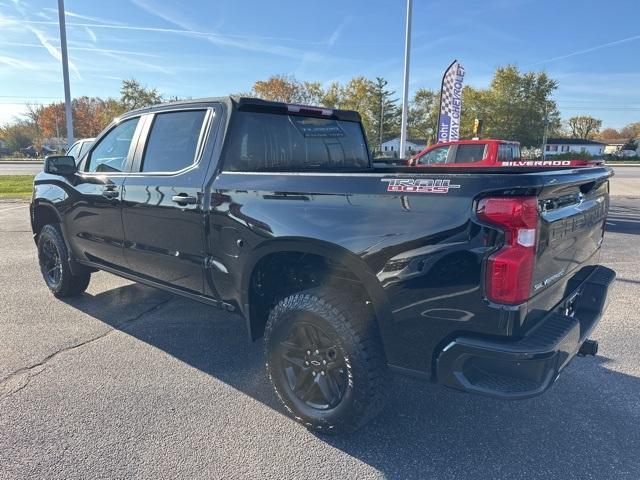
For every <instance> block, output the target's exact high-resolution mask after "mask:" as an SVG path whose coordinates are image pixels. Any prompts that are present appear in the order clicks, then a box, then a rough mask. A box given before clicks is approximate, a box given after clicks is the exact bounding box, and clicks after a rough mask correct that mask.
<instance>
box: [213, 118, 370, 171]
mask: <svg viewBox="0 0 640 480" xmlns="http://www.w3.org/2000/svg"><path fill="white" fill-rule="evenodd" d="M223 162H224V163H223V165H224V168H225V170H228V171H264V170H266V171H268V170H288V169H292V170H322V169H331V170H341V169H359V168H367V167H369V165H370V163H369V152H368V150H367V143H366V140H365V137H364V133H363V130H362V127H361V125H360V123H359V122H352V121H346V120H339V119H336V118H323V117H321V116H311V115H303V114H284V113H267V112H256V111H243V110H238V111H236V112H235V114H234V118H233V119H232V123H231V127H230V129H229V136H228V138H227V141H226V145H225V149H224V153H223Z"/></svg>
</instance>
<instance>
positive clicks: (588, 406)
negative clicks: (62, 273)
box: [68, 284, 640, 479]
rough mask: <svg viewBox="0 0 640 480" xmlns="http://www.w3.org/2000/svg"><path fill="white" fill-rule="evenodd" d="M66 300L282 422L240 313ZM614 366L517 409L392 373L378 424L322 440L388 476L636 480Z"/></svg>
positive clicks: (122, 297) (602, 366) (166, 301)
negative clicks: (267, 408)
mask: <svg viewBox="0 0 640 480" xmlns="http://www.w3.org/2000/svg"><path fill="white" fill-rule="evenodd" d="M68 303H69V304H70V305H71V306H73V307H75V308H78V309H80V310H82V311H83V312H85V313H86V314H88V315H90V316H92V317H94V318H96V319H98V320H100V321H102V322H104V323H106V324H109V325H111V326H112V327H114V328H115V329H117V330H120V331H122V332H125V333H126V334H128V335H131V336H133V337H135V338H137V339H138V340H140V341H142V342H145V343H147V344H149V345H152V346H154V347H155V348H158V349H160V350H162V351H164V352H166V353H167V354H169V355H171V356H173V357H174V358H176V359H178V360H180V361H182V362H185V363H186V364H188V365H190V366H192V367H194V368H197V369H199V370H201V371H202V372H205V373H207V374H209V375H211V376H212V377H214V378H216V379H218V380H221V381H223V382H225V383H227V384H229V385H230V386H232V387H234V388H235V389H237V390H238V391H239V392H242V393H243V394H246V395H249V396H251V397H252V398H254V399H256V400H258V401H260V402H262V403H264V404H266V405H268V406H270V407H271V408H273V409H274V410H276V411H278V412H280V413H282V414H283V415H284V409H283V408H282V407H281V406H280V405H279V403H278V401H277V399H276V397H275V394H274V393H273V391H272V389H271V386H270V384H269V383H268V380H267V378H266V374H265V372H264V366H263V365H264V361H263V353H262V344H261V342H257V343H254V344H252V343H250V342H249V341H248V340H247V336H246V331H245V327H244V323H243V321H242V320H241V319H240V317H238V316H236V315H231V314H226V313H222V312H219V311H217V310H215V309H213V308H211V307H208V306H205V305H201V304H198V303H195V302H192V301H190V300H186V299H182V298H178V297H173V296H171V295H169V294H166V293H164V292H160V291H157V290H153V289H151V288H148V287H145V286H142V285H139V284H131V285H126V286H123V287H120V288H116V289H113V290H108V291H104V292H101V293H98V294H96V295H90V294H85V295H84V296H82V297H79V298H76V299H71V300H68ZM605 353H606V352H605ZM610 363H611V364H612V365H611V366H609V364H610ZM615 368H616V365H615V364H614V363H613V362H612V361H610V360H609V359H607V358H606V357H602V356H598V357H595V358H586V359H576V360H575V362H574V363H573V364H572V365H570V366H569V367H568V368H567V369H566V370H565V371H564V373H563V375H562V377H561V378H560V380H559V381H558V383H557V384H556V385H554V386H553V387H552V388H551V389H550V391H548V392H547V393H546V394H544V395H543V396H541V397H538V398H534V399H530V400H523V401H516V402H508V401H499V400H493V399H490V398H484V397H480V396H472V395H467V394H462V393H457V392H454V391H450V390H447V389H445V388H442V387H439V386H435V385H432V384H429V383H424V382H421V381H418V380H413V379H410V378H405V377H394V378H393V380H392V385H390V386H389V388H390V391H391V392H392V396H391V399H390V401H389V404H388V406H387V408H386V409H385V411H384V412H383V414H382V415H381V416H380V417H378V418H377V419H376V420H374V421H373V422H371V423H370V424H369V425H367V426H366V427H365V428H363V429H362V430H360V431H358V432H356V433H354V434H352V435H349V436H344V437H326V436H322V437H317V440H314V441H323V442H327V443H328V444H330V445H332V446H334V447H335V448H338V449H340V450H342V451H344V452H346V453H348V454H349V455H351V456H353V457H355V458H358V459H359V460H361V461H363V462H366V463H367V464H369V465H371V466H372V467H374V468H376V469H378V470H379V471H380V472H382V473H384V474H385V475H386V476H387V477H390V478H429V477H433V478H474V479H477V478H503V477H505V478H506V477H513V478H534V477H535V478H538V477H545V478H635V479H637V478H638V477H640V456H639V455H638V452H640V428H639V425H640V404H639V403H638V399H639V398H640V379H638V378H636V377H633V376H629V375H625V374H623V373H619V372H616V371H615ZM282 421H283V422H287V421H289V422H293V420H289V419H285V418H284V417H283V418H282ZM296 428H302V427H296ZM312 443H313V442H311V443H310V445H312Z"/></svg>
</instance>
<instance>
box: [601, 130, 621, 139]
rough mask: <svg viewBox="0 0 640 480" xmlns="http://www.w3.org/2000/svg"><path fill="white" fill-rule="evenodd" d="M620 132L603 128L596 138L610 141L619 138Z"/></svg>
mask: <svg viewBox="0 0 640 480" xmlns="http://www.w3.org/2000/svg"><path fill="white" fill-rule="evenodd" d="M620 137H621V135H620V132H619V131H618V130H616V129H615V128H605V129H604V130H602V131H601V132H600V134H599V135H598V138H600V139H602V140H607V139H612V138H620Z"/></svg>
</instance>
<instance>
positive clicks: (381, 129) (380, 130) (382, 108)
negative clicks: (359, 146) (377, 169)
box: [378, 94, 384, 150]
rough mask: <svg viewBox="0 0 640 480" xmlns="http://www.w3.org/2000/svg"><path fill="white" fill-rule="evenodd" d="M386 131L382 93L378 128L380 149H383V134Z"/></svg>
mask: <svg viewBox="0 0 640 480" xmlns="http://www.w3.org/2000/svg"><path fill="white" fill-rule="evenodd" d="M383 131H384V97H383V96H382V94H380V127H379V128H378V137H379V138H378V149H379V150H382V135H383Z"/></svg>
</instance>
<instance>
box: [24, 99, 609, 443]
mask: <svg viewBox="0 0 640 480" xmlns="http://www.w3.org/2000/svg"><path fill="white" fill-rule="evenodd" d="M79 160H80V161H79V164H78V165H77V166H76V163H75V162H74V160H73V158H72V157H65V156H59V157H49V158H48V159H47V161H46V162H45V168H44V172H43V173H40V174H39V175H38V176H37V177H36V179H35V188H34V194H33V200H32V203H31V221H32V227H33V233H34V238H35V241H36V243H37V246H38V254H39V261H40V266H41V269H42V274H43V276H44V279H45V281H46V284H47V286H48V287H49V289H51V291H52V292H53V294H54V295H56V296H58V297H63V296H67V295H73V294H80V293H81V292H83V291H84V290H85V288H86V287H87V284H88V283H89V279H90V275H91V273H92V272H94V271H96V270H98V269H99V270H105V271H107V272H111V273H114V274H116V275H120V276H122V277H126V278H129V279H132V280H135V281H138V282H141V283H144V284H147V285H151V286H154V287H157V288H161V289H164V290H167V291H170V292H173V293H176V294H179V295H183V296H185V297H188V298H191V299H194V300H198V301H201V302H205V303H207V304H210V305H212V306H214V307H218V308H220V309H223V310H225V311H228V312H238V313H239V314H240V315H241V317H242V318H244V319H245V321H246V326H247V330H248V334H249V336H250V338H251V339H253V340H255V339H258V338H261V337H264V346H265V354H266V367H267V373H268V375H269V377H270V379H271V381H272V383H273V386H274V388H275V390H276V392H277V394H278V397H279V398H280V399H281V400H282V402H283V404H284V405H285V407H286V408H287V410H288V411H289V412H290V413H291V415H292V416H293V417H294V418H295V419H296V420H298V421H299V422H300V423H302V424H303V425H305V426H306V427H308V428H311V429H314V430H319V431H324V432H340V431H350V430H354V429H355V428H358V427H359V426H361V425H362V424H364V423H365V422H366V421H367V420H369V419H370V418H372V417H373V416H374V415H375V414H376V413H377V412H379V411H380V409H381V408H382V405H383V404H384V398H385V395H386V394H387V393H388V390H389V387H388V385H387V383H386V381H387V380H388V376H389V372H390V371H397V372H402V373H406V374H411V375H415V376H419V377H423V378H425V379H429V380H431V381H434V382H438V383H440V384H443V385H446V386H448V387H452V388H455V389H459V390H464V391H467V392H476V393H481V394H486V395H491V396H494V397H498V398H506V399H518V398H526V397H531V396H534V395H537V394H540V393H542V392H543V391H544V390H546V389H547V388H548V387H549V386H550V385H551V384H552V383H553V382H554V381H555V380H556V378H557V377H558V375H559V373H560V371H561V370H562V369H563V368H564V367H565V366H566V365H567V364H568V363H569V362H570V361H571V360H572V359H573V358H574V357H575V356H576V355H577V354H580V355H585V354H595V351H596V349H597V343H596V342H594V341H592V340H589V339H588V336H589V334H590V332H591V331H592V330H593V328H594V327H595V326H596V324H597V323H598V320H599V319H600V317H601V316H602V314H603V311H604V309H605V307H606V298H607V291H608V288H609V286H610V285H611V283H612V281H613V279H614V277H615V273H614V272H613V271H612V270H610V269H608V268H605V267H602V266H599V265H598V259H599V251H600V246H601V244H602V239H603V234H604V228H605V220H606V215H607V211H608V204H609V195H608V189H609V183H608V180H609V178H610V177H611V175H612V172H611V170H610V169H608V168H604V167H597V168H583V169H571V168H568V169H554V170H552V169H549V168H517V169H516V168H514V169H510V168H504V167H500V168H487V169H480V168H473V169H464V168H460V169H456V170H455V171H454V170H451V169H438V168H432V169H429V171H428V172H425V170H424V169H414V168H410V167H395V168H383V169H379V168H375V167H373V166H372V163H371V159H370V155H369V149H368V146H367V142H366V138H365V135H364V132H363V129H362V125H361V121H360V116H359V114H358V113H356V112H353V111H339V110H331V109H325V108H317V107H306V106H299V105H287V104H281V103H273V102H266V101H261V100H256V99H248V98H228V97H227V98H217V99H216V98H214V99H203V100H194V101H188V102H180V103H171V104H166V105H161V106H155V107H152V108H147V109H142V110H136V111H133V112H130V113H128V114H126V115H124V116H122V117H121V118H118V119H117V120H115V121H114V122H113V123H112V124H111V125H110V126H109V127H108V128H107V129H106V130H105V131H104V132H103V133H102V134H101V135H99V136H98V138H97V139H96V141H95V143H94V144H93V146H92V147H91V148H90V149H89V151H88V152H86V153H85V154H84V155H83V157H82V158H81V159H79ZM212 348H213V346H212Z"/></svg>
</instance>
